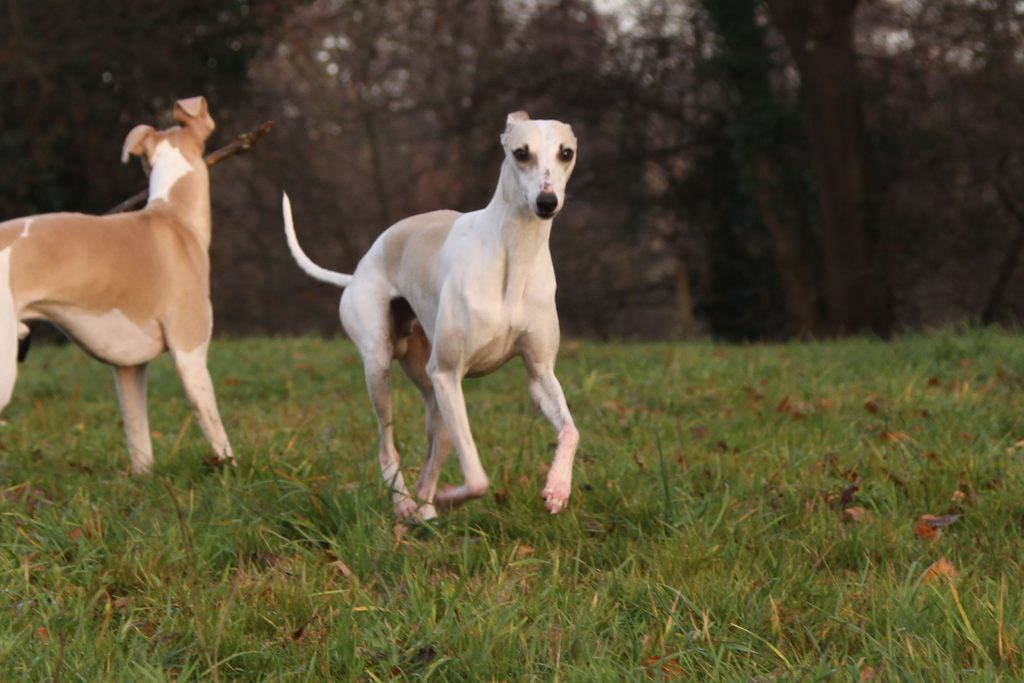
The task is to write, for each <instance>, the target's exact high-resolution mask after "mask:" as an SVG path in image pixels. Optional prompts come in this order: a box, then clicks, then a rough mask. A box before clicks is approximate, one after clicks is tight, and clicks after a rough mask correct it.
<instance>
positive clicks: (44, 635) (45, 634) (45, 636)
mask: <svg viewBox="0 0 1024 683" xmlns="http://www.w3.org/2000/svg"><path fill="white" fill-rule="evenodd" d="M36 638H38V639H39V640H49V639H50V629H48V628H46V627H45V626H40V627H39V628H37V629H36Z"/></svg>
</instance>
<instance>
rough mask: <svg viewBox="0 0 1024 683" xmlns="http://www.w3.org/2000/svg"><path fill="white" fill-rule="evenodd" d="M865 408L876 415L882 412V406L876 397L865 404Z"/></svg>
mask: <svg viewBox="0 0 1024 683" xmlns="http://www.w3.org/2000/svg"><path fill="white" fill-rule="evenodd" d="M864 410H866V411H868V412H869V413H871V414H872V415H875V414H877V413H879V412H881V410H882V406H881V405H879V403H878V401H876V400H875V399H871V400H870V401H868V402H867V403H865V404H864Z"/></svg>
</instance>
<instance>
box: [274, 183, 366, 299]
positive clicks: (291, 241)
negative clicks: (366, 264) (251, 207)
mask: <svg viewBox="0 0 1024 683" xmlns="http://www.w3.org/2000/svg"><path fill="white" fill-rule="evenodd" d="M281 202H282V204H281V210H282V211H283V212H284V235H285V239H287V240H288V248H289V249H290V250H291V252H292V256H293V257H294V258H295V261H296V263H298V264H299V268H302V270H304V271H305V273H306V275H309V276H310V277H312V278H315V279H317V280H320V281H321V282H327V283H329V284H332V285H334V286H336V287H347V286H348V283H349V282H351V281H352V276H351V275H346V274H345V273H336V272H334V271H333V270H327V269H326V268H321V267H320V266H318V265H317V264H315V263H313V259H311V258H309V257H308V256H306V252H304V251H303V250H302V247H300V246H299V239H298V237H296V236H295V224H294V223H293V222H292V203H291V201H290V200H289V199H288V195H287V194H285V195H284V198H283V199H282V200H281Z"/></svg>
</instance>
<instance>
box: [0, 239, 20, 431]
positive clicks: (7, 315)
mask: <svg viewBox="0 0 1024 683" xmlns="http://www.w3.org/2000/svg"><path fill="white" fill-rule="evenodd" d="M10 273H11V250H10V248H7V249H4V250H3V251H0V411H2V410H3V409H4V408H6V407H7V404H8V403H9V402H10V400H11V395H12V394H13V393H14V383H15V382H16V381H17V379H18V327H19V323H18V312H17V311H16V310H15V308H14V292H12V291H11V285H10V282H11V275H10Z"/></svg>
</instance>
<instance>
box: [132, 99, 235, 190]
mask: <svg viewBox="0 0 1024 683" xmlns="http://www.w3.org/2000/svg"><path fill="white" fill-rule="evenodd" d="M174 120H175V121H177V122H178V123H180V124H181V125H180V126H174V127H172V128H168V129H167V130H160V131H158V130H156V129H154V128H153V126H147V125H145V124H142V125H138V126H135V127H134V128H132V130H131V132H130V133H128V137H126V138H125V140H124V146H123V147H122V148H121V163H127V162H128V158H129V156H131V155H133V154H134V155H135V156H138V157H142V166H143V168H145V169H146V174H147V175H148V174H149V172H150V170H151V169H152V168H153V166H155V165H156V163H157V160H158V157H161V156H162V155H164V154H166V153H167V150H168V148H174V150H176V151H177V152H178V154H180V155H182V156H184V157H185V158H187V159H196V158H200V159H201V158H202V156H203V149H204V148H205V147H206V138H208V137H210V133H212V132H213V129H214V128H216V124H214V122H213V118H212V117H211V116H210V112H209V111H207V107H206V98H204V97H190V98H188V99H185V100H178V101H177V102H175V103H174ZM165 143H166V144H165Z"/></svg>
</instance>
